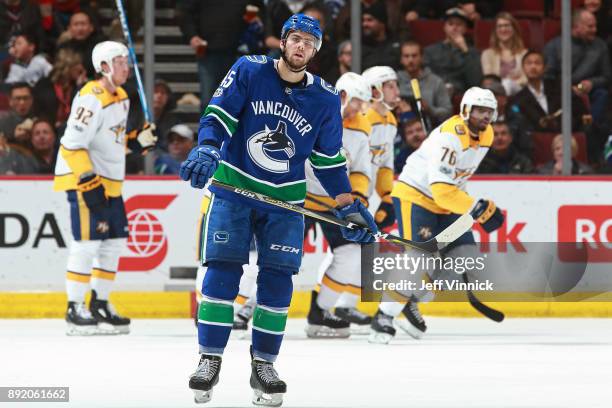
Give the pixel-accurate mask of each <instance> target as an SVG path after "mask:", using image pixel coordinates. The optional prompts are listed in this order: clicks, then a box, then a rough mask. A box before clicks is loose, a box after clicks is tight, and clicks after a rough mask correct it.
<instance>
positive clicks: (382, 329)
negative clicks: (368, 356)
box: [368, 309, 395, 344]
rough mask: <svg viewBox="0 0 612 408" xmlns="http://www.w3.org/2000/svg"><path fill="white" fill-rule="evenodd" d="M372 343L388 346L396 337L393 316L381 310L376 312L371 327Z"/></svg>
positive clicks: (370, 340)
mask: <svg viewBox="0 0 612 408" xmlns="http://www.w3.org/2000/svg"><path fill="white" fill-rule="evenodd" d="M370 329H371V330H370V338H369V339H368V341H369V342H370V343H378V344H388V343H389V342H390V341H391V339H392V338H393V336H395V328H394V327H393V316H389V315H387V314H384V313H383V312H382V311H381V310H380V309H378V310H377V311H376V314H375V315H374V318H373V319H372V324H371V325H370Z"/></svg>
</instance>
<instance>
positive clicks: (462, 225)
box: [211, 180, 474, 253]
mask: <svg viewBox="0 0 612 408" xmlns="http://www.w3.org/2000/svg"><path fill="white" fill-rule="evenodd" d="M211 184H212V185H213V186H216V187H219V188H222V189H224V190H227V191H231V192H233V193H236V194H239V195H241V196H243V197H247V198H250V199H252V200H255V201H259V202H261V203H266V204H270V205H273V206H276V207H279V208H284V209H286V210H289V211H293V212H297V213H300V214H303V215H306V216H308V217H311V218H316V219H318V220H320V221H324V222H327V223H330V224H335V225H338V226H340V227H347V228H353V229H354V228H364V227H362V226H360V225H357V224H355V223H352V222H350V221H347V220H343V219H340V218H337V217H334V216H331V215H327V214H322V213H318V212H316V211H312V210H309V209H307V208H304V207H300V206H299V205H295V204H291V203H288V202H286V201H282V200H277V199H275V198H272V197H268V196H267V195H264V194H261V193H256V192H254V191H250V190H245V189H243V188H239V187H234V186H231V185H229V184H225V183H222V182H220V181H217V180H212V181H211ZM473 223H474V219H473V218H472V216H471V215H470V214H464V215H462V216H461V217H459V218H458V219H457V221H455V222H454V223H453V224H452V225H450V226H449V227H448V228H446V229H445V230H444V231H442V232H441V233H439V234H438V235H436V236H435V237H434V238H432V239H430V240H429V241H425V242H415V241H410V240H407V239H403V238H400V237H398V236H396V235H392V234H387V233H384V232H379V233H378V234H376V237H377V238H383V239H385V240H386V241H389V242H392V243H395V244H398V245H404V246H408V247H411V248H415V249H420V250H422V251H426V252H432V253H433V252H436V251H439V250H440V249H442V248H444V247H445V246H447V245H448V244H449V243H451V242H453V241H454V240H455V239H457V238H459V237H460V236H461V235H463V234H464V233H465V232H466V231H468V230H469V229H470V228H472V224H473Z"/></svg>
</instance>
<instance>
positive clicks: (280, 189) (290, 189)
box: [214, 163, 306, 204]
mask: <svg viewBox="0 0 612 408" xmlns="http://www.w3.org/2000/svg"><path fill="white" fill-rule="evenodd" d="M214 178H215V180H218V181H220V182H222V183H225V184H229V185H232V186H234V187H239V188H244V189H245V190H251V191H254V192H256V193H261V194H265V195H267V196H269V197H272V198H276V199H277V200H282V201H287V202H289V203H293V204H299V203H302V202H303V201H304V197H306V180H301V181H297V182H295V183H292V184H288V185H280V186H277V185H270V184H265V183H263V182H262V180H259V179H257V178H255V177H253V176H250V175H246V173H245V174H243V173H241V172H239V171H238V170H237V169H235V168H233V167H230V165H228V164H227V163H221V164H220V165H219V168H218V169H217V171H216V172H215V176H214Z"/></svg>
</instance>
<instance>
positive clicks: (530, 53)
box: [521, 49, 544, 65]
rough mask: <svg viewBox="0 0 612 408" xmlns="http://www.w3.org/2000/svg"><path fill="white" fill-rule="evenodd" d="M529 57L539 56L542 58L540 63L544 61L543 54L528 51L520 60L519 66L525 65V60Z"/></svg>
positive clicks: (536, 51)
mask: <svg viewBox="0 0 612 408" xmlns="http://www.w3.org/2000/svg"><path fill="white" fill-rule="evenodd" d="M530 55H539V56H540V57H541V58H542V61H544V54H543V53H542V52H541V51H538V50H533V49H530V50H529V51H527V52H526V53H525V55H523V58H521V65H523V64H525V60H526V59H527V57H528V56H530Z"/></svg>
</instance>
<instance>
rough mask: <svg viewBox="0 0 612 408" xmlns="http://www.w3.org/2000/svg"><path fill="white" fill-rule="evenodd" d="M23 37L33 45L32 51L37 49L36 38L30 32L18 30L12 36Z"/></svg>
mask: <svg viewBox="0 0 612 408" xmlns="http://www.w3.org/2000/svg"><path fill="white" fill-rule="evenodd" d="M17 37H23V38H24V39H25V40H26V41H27V42H29V43H30V44H32V45H34V52H36V50H37V49H38V39H37V38H36V36H35V35H33V34H32V33H29V32H26V31H19V32H17V33H15V35H14V38H17Z"/></svg>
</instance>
